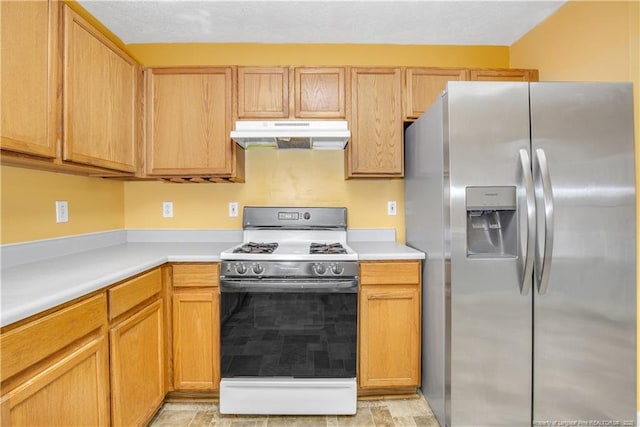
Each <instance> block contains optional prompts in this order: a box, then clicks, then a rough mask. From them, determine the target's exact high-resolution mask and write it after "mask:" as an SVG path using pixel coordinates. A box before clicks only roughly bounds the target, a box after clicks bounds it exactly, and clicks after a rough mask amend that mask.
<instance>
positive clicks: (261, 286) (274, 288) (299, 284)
mask: <svg viewBox="0 0 640 427" xmlns="http://www.w3.org/2000/svg"><path fill="white" fill-rule="evenodd" d="M300 291H302V292H305V293H357V292H358V279H347V280H335V279H332V280H295V279H292V280H278V279H267V280H265V279H262V280H246V279H221V280H220V292H223V293H224V292H289V293H291V292H300Z"/></svg>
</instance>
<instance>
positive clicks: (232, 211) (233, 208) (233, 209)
mask: <svg viewBox="0 0 640 427" xmlns="http://www.w3.org/2000/svg"><path fill="white" fill-rule="evenodd" d="M229 216H238V202H229Z"/></svg>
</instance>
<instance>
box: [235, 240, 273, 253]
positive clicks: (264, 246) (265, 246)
mask: <svg viewBox="0 0 640 427" xmlns="http://www.w3.org/2000/svg"><path fill="white" fill-rule="evenodd" d="M277 247H278V243H276V242H273V243H256V242H249V243H245V244H244V245H242V246H240V247H239V248H236V249H234V250H233V253H234V254H238V253H242V254H270V253H272V252H273V251H275V250H276V248H277Z"/></svg>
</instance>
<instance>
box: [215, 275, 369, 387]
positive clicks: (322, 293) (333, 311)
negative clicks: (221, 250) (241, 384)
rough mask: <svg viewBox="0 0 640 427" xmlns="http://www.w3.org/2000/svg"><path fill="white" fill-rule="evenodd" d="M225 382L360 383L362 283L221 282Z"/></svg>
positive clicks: (311, 281)
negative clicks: (276, 379) (307, 380)
mask: <svg viewBox="0 0 640 427" xmlns="http://www.w3.org/2000/svg"><path fill="white" fill-rule="evenodd" d="M220 290H221V298H220V304H221V307H220V317H221V319H220V320H221V322H220V324H221V331H220V332H221V333H220V337H221V345H220V347H221V374H222V375H221V376H222V378H223V379H224V378H240V377H254V378H260V377H262V378H274V377H288V378H355V377H356V347H357V340H356V336H357V310H358V283H357V279H355V278H354V279H329V280H317V279H314V280H307V279H304V280H300V279H295V280H292V279H288V278H280V279H265V278H262V279H255V280H252V279H249V280H246V279H222V280H221V282H220Z"/></svg>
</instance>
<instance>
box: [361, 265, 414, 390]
mask: <svg viewBox="0 0 640 427" xmlns="http://www.w3.org/2000/svg"><path fill="white" fill-rule="evenodd" d="M420 267H421V263H420V261H380V262H378V261H376V262H366V261H362V262H361V263H360V295H359V298H360V301H359V307H360V308H359V310H360V312H359V316H360V318H359V320H360V326H359V328H360V330H359V344H360V346H359V348H360V357H359V371H358V375H359V378H358V385H359V387H360V388H361V389H362V390H371V389H385V388H386V389H389V388H396V389H398V388H404V389H407V388H411V389H412V390H413V389H415V388H416V387H418V386H419V385H420V348H421V343H420V319H421V315H420V304H421V297H420V295H421V273H420Z"/></svg>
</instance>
